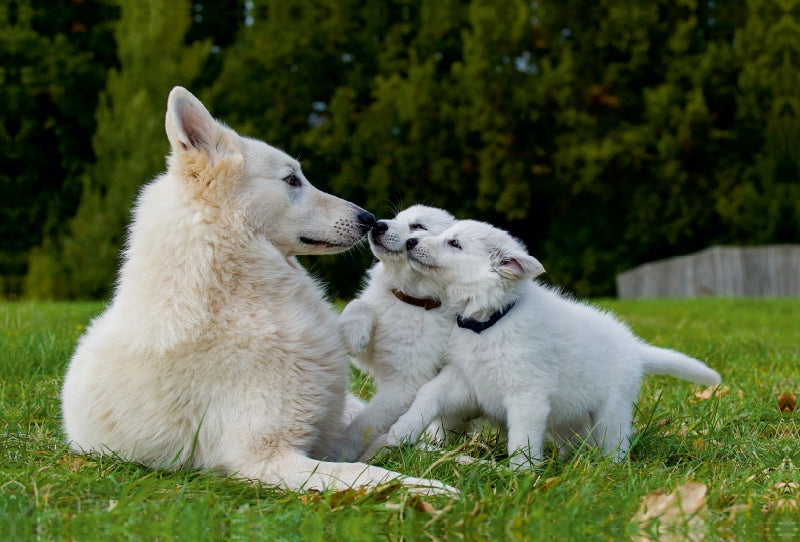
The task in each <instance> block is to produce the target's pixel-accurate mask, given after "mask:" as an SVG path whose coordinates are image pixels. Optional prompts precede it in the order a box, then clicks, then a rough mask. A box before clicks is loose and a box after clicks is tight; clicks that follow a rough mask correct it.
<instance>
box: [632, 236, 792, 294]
mask: <svg viewBox="0 0 800 542" xmlns="http://www.w3.org/2000/svg"><path fill="white" fill-rule="evenodd" d="M617 295H618V296H619V297H620V298H621V299H631V298H637V297H721V296H727V297H797V296H800V245H768V246H759V247H728V246H713V247H711V248H707V249H705V250H702V251H700V252H696V253H695V254H690V255H688V256H679V257H676V258H669V259H667V260H659V261H656V262H651V263H646V264H644V265H640V266H639V267H635V268H633V269H630V270H628V271H625V272H624V273H620V274H619V275H617Z"/></svg>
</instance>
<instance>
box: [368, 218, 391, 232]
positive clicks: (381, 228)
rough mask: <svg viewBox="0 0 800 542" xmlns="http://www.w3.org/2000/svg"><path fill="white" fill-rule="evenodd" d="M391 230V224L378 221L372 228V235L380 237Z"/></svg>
mask: <svg viewBox="0 0 800 542" xmlns="http://www.w3.org/2000/svg"><path fill="white" fill-rule="evenodd" d="M388 230H389V224H387V223H386V222H384V221H383V220H378V221H377V222H376V223H375V225H374V226H372V233H373V234H374V235H380V234H381V233H386V232H387V231H388Z"/></svg>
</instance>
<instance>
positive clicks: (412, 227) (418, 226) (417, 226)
mask: <svg viewBox="0 0 800 542" xmlns="http://www.w3.org/2000/svg"><path fill="white" fill-rule="evenodd" d="M408 227H409V229H410V230H411V231H428V228H426V227H425V225H424V224H420V223H419V222H415V223H414V224H409V226H408Z"/></svg>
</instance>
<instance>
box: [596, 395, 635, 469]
mask: <svg viewBox="0 0 800 542" xmlns="http://www.w3.org/2000/svg"><path fill="white" fill-rule="evenodd" d="M631 405H633V400H632V399H629V398H628V397H627V396H614V397H613V398H609V401H608V402H607V403H606V404H605V405H604V406H603V407H602V408H601V409H600V410H599V411H598V412H597V413H596V416H595V420H596V421H595V426H594V428H593V429H592V438H593V440H594V441H595V442H597V443H598V445H599V446H600V448H601V449H602V450H603V453H604V454H605V455H612V454H613V458H614V460H615V461H622V460H623V459H625V457H626V456H627V455H628V450H629V449H630V446H631V435H632V433H633V413H632V406H631Z"/></svg>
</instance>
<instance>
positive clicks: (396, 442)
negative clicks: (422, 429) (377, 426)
mask: <svg viewBox="0 0 800 542" xmlns="http://www.w3.org/2000/svg"><path fill="white" fill-rule="evenodd" d="M414 440H415V439H414V428H413V427H412V426H409V425H406V424H404V423H403V421H402V420H399V421H398V422H397V423H395V424H394V425H393V426H392V427H391V428H389V432H388V433H387V434H386V445H387V446H391V447H392V448H397V447H399V446H405V445H407V444H414Z"/></svg>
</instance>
